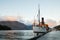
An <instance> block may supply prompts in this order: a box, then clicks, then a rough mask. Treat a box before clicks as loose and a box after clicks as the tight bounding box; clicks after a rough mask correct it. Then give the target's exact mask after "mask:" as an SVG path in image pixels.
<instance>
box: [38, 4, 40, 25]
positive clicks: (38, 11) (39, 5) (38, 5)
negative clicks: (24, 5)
mask: <svg viewBox="0 0 60 40" xmlns="http://www.w3.org/2000/svg"><path fill="white" fill-rule="evenodd" d="M38 23H39V25H40V5H38Z"/></svg>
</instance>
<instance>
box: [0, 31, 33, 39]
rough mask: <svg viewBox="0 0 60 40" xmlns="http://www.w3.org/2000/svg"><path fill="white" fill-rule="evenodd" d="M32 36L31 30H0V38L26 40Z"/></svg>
mask: <svg viewBox="0 0 60 40" xmlns="http://www.w3.org/2000/svg"><path fill="white" fill-rule="evenodd" d="M32 37H34V33H33V31H32V30H11V31H0V40H27V39H30V38H32Z"/></svg>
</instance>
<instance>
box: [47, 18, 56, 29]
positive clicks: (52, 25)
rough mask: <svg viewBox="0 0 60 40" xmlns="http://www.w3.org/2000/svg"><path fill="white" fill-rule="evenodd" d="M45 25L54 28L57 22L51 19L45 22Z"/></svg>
mask: <svg viewBox="0 0 60 40" xmlns="http://www.w3.org/2000/svg"><path fill="white" fill-rule="evenodd" d="M46 23H47V24H48V26H49V27H51V28H52V27H54V26H56V25H57V22H56V21H55V20H52V19H47V20H46Z"/></svg>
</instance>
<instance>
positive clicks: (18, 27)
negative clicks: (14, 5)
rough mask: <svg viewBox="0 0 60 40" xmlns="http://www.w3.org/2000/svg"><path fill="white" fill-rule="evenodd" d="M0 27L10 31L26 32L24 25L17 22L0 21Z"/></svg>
mask: <svg viewBox="0 0 60 40" xmlns="http://www.w3.org/2000/svg"><path fill="white" fill-rule="evenodd" d="M0 25H6V26H8V27H10V28H11V29H12V30H28V29H27V26H26V25H25V24H23V23H21V22H18V21H0Z"/></svg>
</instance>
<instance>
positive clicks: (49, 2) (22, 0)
mask: <svg viewBox="0 0 60 40" xmlns="http://www.w3.org/2000/svg"><path fill="white" fill-rule="evenodd" d="M38 4H40V18H41V17H44V18H45V20H47V19H50V20H54V21H57V22H58V21H59V20H60V0H0V17H2V16H3V17H4V16H14V17H19V16H20V17H22V18H23V19H24V20H34V17H35V19H37V14H38ZM8 19H9V18H8ZM12 19H13V18H12ZM18 19H19V18H18Z"/></svg>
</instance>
